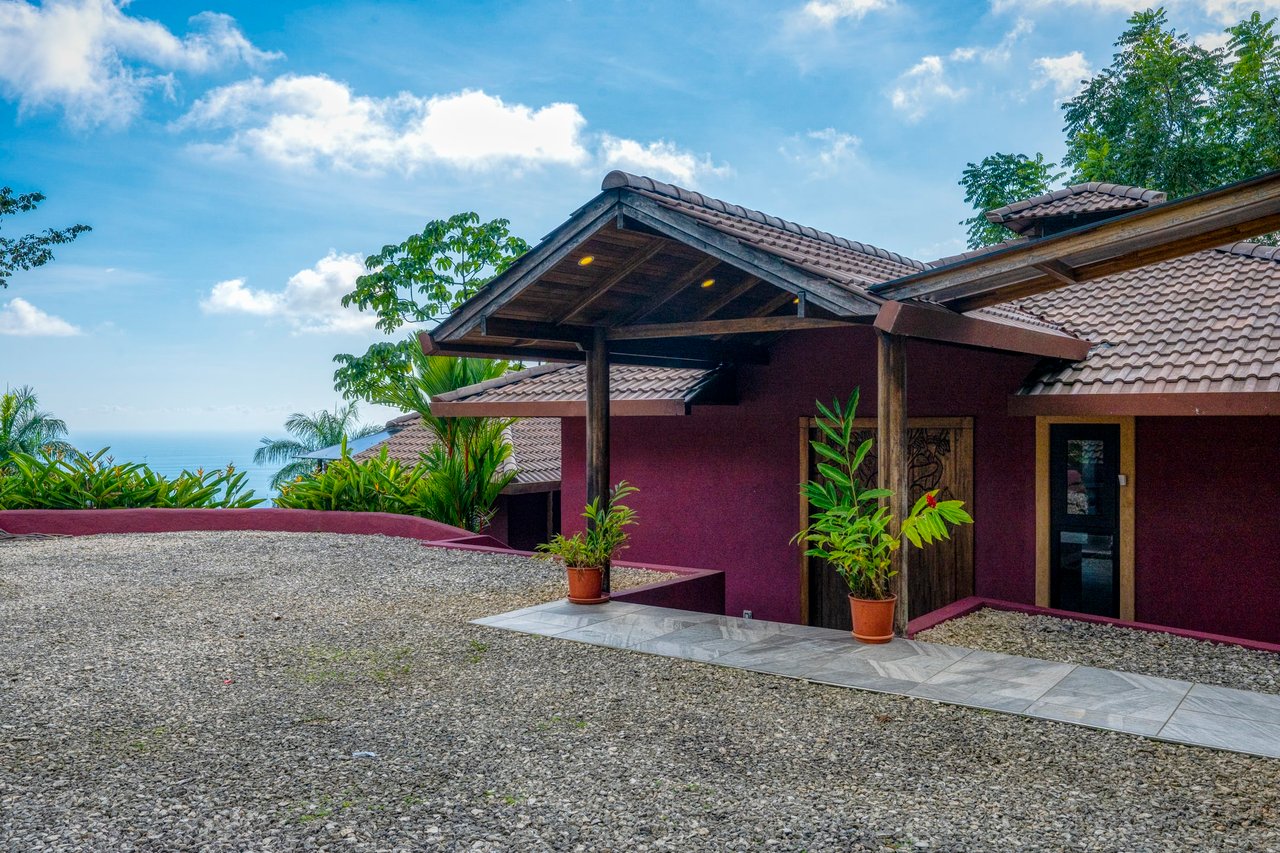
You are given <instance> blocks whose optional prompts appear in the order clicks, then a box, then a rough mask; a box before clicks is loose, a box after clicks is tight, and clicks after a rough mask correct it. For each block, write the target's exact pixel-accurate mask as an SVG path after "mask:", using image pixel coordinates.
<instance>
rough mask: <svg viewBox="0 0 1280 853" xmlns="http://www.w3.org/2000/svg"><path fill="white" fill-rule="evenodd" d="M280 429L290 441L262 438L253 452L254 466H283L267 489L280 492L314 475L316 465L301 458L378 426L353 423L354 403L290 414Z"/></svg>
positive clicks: (357, 436)
mask: <svg viewBox="0 0 1280 853" xmlns="http://www.w3.org/2000/svg"><path fill="white" fill-rule="evenodd" d="M284 428H285V429H286V430H287V431H288V432H289V433H290V434H291V435H292V436H293V438H264V439H262V444H261V446H260V447H259V448H258V449H257V450H256V451H254V454H253V461H254V463H255V464H257V465H271V464H276V463H284V465H283V467H282V468H281V469H280V470H279V471H277V472H276V474H275V476H274V477H272V478H271V487H272V488H273V489H280V488H281V487H282V486H284V485H285V484H286V483H291V482H293V481H295V480H297V478H299V477H305V476H307V475H309V474H314V473H316V471H317V470H318V469H319V467H320V466H319V465H318V464H317V463H316V461H315V460H314V459H301V458H299V457H302V456H305V455H306V454H308V453H314V452H315V451H317V450H323V449H324V448H326V447H333V446H334V445H338V444H342V443H343V442H344V441H350V440H351V439H355V438H362V437H363V436H366V435H372V434H373V433H375V432H378V431H379V430H381V429H382V427H379V426H373V425H369V424H360V423H359V422H358V421H357V411H356V404H355V403H349V404H348V405H346V406H335V407H334V410H333V411H332V412H329V411H323V412H312V413H311V414H309V415H308V414H303V413H302V412H294V413H293V414H292V415H290V416H289V419H288V420H287V421H285V422H284Z"/></svg>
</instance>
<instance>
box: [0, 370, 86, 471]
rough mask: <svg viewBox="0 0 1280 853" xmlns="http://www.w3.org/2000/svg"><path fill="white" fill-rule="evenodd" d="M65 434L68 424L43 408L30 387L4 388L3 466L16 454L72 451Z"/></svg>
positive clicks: (0, 399) (0, 416)
mask: <svg viewBox="0 0 1280 853" xmlns="http://www.w3.org/2000/svg"><path fill="white" fill-rule="evenodd" d="M66 435H67V425H66V423H65V422H64V421H62V420H60V419H58V418H55V417H54V416H53V415H51V414H49V413H48V412H42V411H41V410H40V401H39V400H38V399H37V398H36V392H35V391H34V390H32V389H31V387H30V386H27V385H24V386H23V387H21V388H18V389H16V390H14V389H5V393H4V394H3V395H0V465H4V464H5V463H6V462H7V461H8V459H9V457H10V456H11V455H12V454H14V453H27V454H31V455H33V456H34V455H36V454H38V453H40V452H41V451H44V452H46V453H50V454H54V453H70V452H71V451H73V450H74V449H75V448H73V447H72V446H71V445H70V444H69V443H68V442H67V441H66V440H65V439H66Z"/></svg>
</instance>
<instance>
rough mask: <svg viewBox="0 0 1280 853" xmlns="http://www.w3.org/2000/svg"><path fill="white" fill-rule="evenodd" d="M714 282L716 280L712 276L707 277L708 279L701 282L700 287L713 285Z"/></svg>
mask: <svg viewBox="0 0 1280 853" xmlns="http://www.w3.org/2000/svg"><path fill="white" fill-rule="evenodd" d="M715 283H716V280H715V279H714V278H709V279H707V280H706V281H704V282H702V284H701V285H700V287H710V286H711V285H713V284H715Z"/></svg>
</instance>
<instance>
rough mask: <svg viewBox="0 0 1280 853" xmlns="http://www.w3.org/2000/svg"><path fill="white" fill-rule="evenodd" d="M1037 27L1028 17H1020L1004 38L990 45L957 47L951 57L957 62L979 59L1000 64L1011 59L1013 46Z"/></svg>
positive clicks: (988, 63)
mask: <svg viewBox="0 0 1280 853" xmlns="http://www.w3.org/2000/svg"><path fill="white" fill-rule="evenodd" d="M1034 29H1035V24H1033V23H1032V22H1031V21H1030V20H1028V19H1027V18H1018V20H1017V21H1016V22H1014V25H1013V29H1011V30H1009V32H1007V33H1005V34H1004V38H1002V39H1000V41H999V42H997V43H996V44H994V45H992V46H990V47H957V48H956V49H955V50H953V51H951V59H952V60H953V61H955V62H972V61H973V60H975V59H976V60H979V61H981V62H983V63H985V64H987V65H1000V64H1003V63H1005V62H1008V61H1009V58H1010V57H1011V56H1012V55H1013V46H1014V45H1015V44H1017V43H1018V40H1019V39H1020V38H1022V37H1023V36H1025V35H1027V34H1029V33H1030V32H1031V31H1032V30H1034Z"/></svg>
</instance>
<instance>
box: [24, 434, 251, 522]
mask: <svg viewBox="0 0 1280 853" xmlns="http://www.w3.org/2000/svg"><path fill="white" fill-rule="evenodd" d="M108 450H109V448H103V449H102V450H99V451H98V452H97V453H94V454H93V455H89V454H86V453H81V452H80V451H78V450H70V451H68V452H65V453H61V452H60V453H50V452H49V451H46V450H42V451H41V452H40V453H39V454H38V455H32V454H29V453H22V452H14V453H12V454H11V455H10V456H9V459H8V462H7V463H6V464H5V465H4V467H3V468H0V509H133V508H144V507H159V508H193V507H203V508H222V507H252V506H257V505H258V504H260V503H262V501H261V500H259V499H256V498H254V496H253V492H251V491H245V488H244V481H245V475H244V474H242V473H237V472H236V470H235V468H234V467H233V466H231V465H228V466H227V467H226V468H225V469H215V470H213V471H207V472H206V471H204V470H199V471H195V472H191V471H183V472H182V473H181V474H179V475H178V476H177V477H174V478H173V479H169V478H167V477H165V476H163V475H161V474H157V473H156V472H154V471H152V470H151V469H150V468H148V467H147V466H146V465H142V464H138V463H123V464H117V463H116V462H115V461H114V460H112V459H111V458H110V457H107V458H105V459H104V457H106V454H107V452H108Z"/></svg>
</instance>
